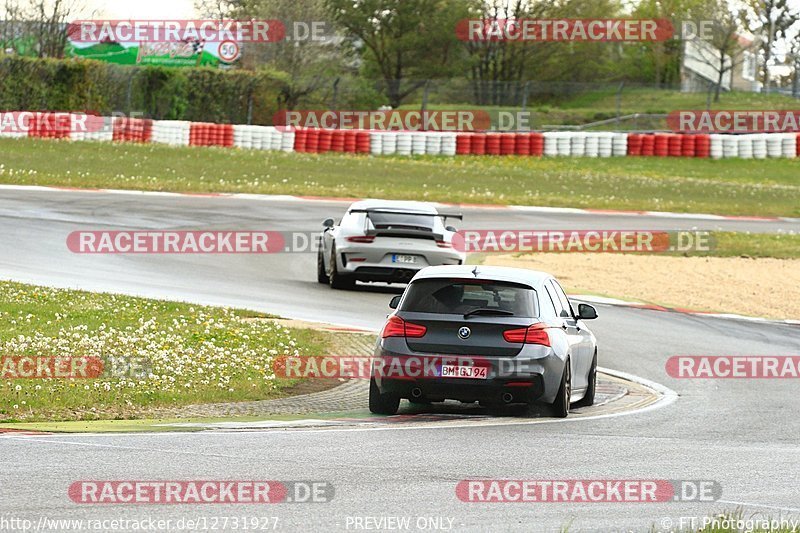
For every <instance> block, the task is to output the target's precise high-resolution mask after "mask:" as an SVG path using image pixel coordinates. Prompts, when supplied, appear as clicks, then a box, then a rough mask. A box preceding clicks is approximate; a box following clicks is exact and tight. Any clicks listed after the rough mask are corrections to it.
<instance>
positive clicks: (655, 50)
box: [632, 0, 709, 86]
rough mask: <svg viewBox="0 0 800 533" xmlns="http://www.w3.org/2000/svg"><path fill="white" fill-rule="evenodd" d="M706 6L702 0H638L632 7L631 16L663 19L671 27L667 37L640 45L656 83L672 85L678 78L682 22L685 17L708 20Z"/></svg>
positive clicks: (679, 75)
mask: <svg viewBox="0 0 800 533" xmlns="http://www.w3.org/2000/svg"><path fill="white" fill-rule="evenodd" d="M706 5H707V2H706V0H642V1H641V2H640V3H639V4H638V5H637V7H636V9H634V11H633V13H632V15H633V18H655V19H667V20H669V21H671V23H672V27H673V28H674V30H675V35H674V36H673V37H672V38H671V39H667V40H665V41H657V42H651V43H641V45H640V46H641V47H642V48H643V49H644V50H645V52H646V55H647V56H648V58H649V62H650V68H651V69H652V75H653V82H654V83H655V85H656V86H661V85H667V86H671V85H676V84H677V83H678V82H679V81H680V79H681V63H682V60H683V56H682V54H683V48H684V43H683V35H682V24H683V22H684V21H688V20H708V18H709V17H708V15H707V14H706V13H705V9H706Z"/></svg>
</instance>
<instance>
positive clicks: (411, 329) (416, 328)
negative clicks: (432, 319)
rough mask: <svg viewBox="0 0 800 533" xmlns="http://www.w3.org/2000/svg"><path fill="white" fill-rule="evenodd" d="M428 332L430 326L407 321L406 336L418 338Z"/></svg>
mask: <svg viewBox="0 0 800 533" xmlns="http://www.w3.org/2000/svg"><path fill="white" fill-rule="evenodd" d="M401 320H402V319H401ZM427 332H428V328H426V327H425V326H423V325H421V324H412V323H411V322H406V337H412V338H415V339H416V338H419V337H424V336H425V333H427Z"/></svg>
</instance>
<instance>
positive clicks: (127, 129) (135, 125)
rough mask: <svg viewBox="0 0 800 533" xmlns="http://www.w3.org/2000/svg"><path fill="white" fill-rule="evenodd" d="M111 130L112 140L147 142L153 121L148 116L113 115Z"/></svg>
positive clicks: (150, 134)
mask: <svg viewBox="0 0 800 533" xmlns="http://www.w3.org/2000/svg"><path fill="white" fill-rule="evenodd" d="M113 132H114V133H113V136H112V140H113V141H119V142H134V143H149V142H150V141H151V138H152V133H153V121H152V120H150V119H148V118H127V117H114V123H113Z"/></svg>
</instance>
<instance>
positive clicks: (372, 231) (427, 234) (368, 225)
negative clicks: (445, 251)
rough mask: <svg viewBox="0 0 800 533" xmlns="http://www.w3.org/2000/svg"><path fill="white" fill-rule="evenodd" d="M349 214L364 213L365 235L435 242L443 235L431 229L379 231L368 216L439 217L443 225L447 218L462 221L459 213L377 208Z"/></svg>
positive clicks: (399, 228) (414, 228) (415, 228)
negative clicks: (392, 236)
mask: <svg viewBox="0 0 800 533" xmlns="http://www.w3.org/2000/svg"><path fill="white" fill-rule="evenodd" d="M350 213H364V214H366V219H365V221H364V233H365V234H366V235H376V234H378V233H380V234H381V235H398V236H406V237H418V238H419V237H422V238H431V237H432V238H434V239H436V240H441V239H443V238H444V236H443V235H441V234H437V233H434V232H433V228H431V229H430V231H426V230H423V229H420V227H412V226H406V227H402V226H399V227H397V228H391V229H381V230H377V229H376V228H375V225H374V224H373V223H372V221H371V220H370V214H372V213H382V214H387V215H415V216H429V217H439V218H441V219H442V221H443V223H444V224H447V219H448V218H455V219H458V220H463V219H464V216H463V215H462V214H461V213H438V212H437V213H426V212H424V211H411V210H403V209H391V208H384V209H381V208H377V209H351V210H350Z"/></svg>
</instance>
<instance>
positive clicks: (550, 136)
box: [0, 112, 800, 159]
mask: <svg viewBox="0 0 800 533" xmlns="http://www.w3.org/2000/svg"><path fill="white" fill-rule="evenodd" d="M26 115H30V119H29V120H27V121H26V123H25V125H24V127H22V126H20V127H17V128H16V129H14V130H13V131H10V130H9V129H7V128H6V129H3V128H0V137H2V138H23V137H34V138H42V139H69V140H72V141H106V142H110V141H116V142H134V143H157V144H164V145H168V146H219V147H235V148H239V149H244V150H274V151H283V152H305V153H327V152H344V153H352V154H370V155H373V156H379V155H401V156H411V155H440V156H449V157H452V156H457V155H459V156H467V155H481V156H485V155H491V156H517V157H542V156H546V157H592V158H595V157H624V156H641V157H683V158H712V159H722V158H741V159H767V158H772V159H775V158H796V157H798V154H800V133H749V134H717V133H714V134H680V133H668V132H654V133H619V132H594V131H570V132H563V131H548V132H440V131H427V132H408V131H399V132H397V131H374V130H373V131H367V130H325V129H319V128H305V129H302V128H297V129H295V128H285V127H280V128H276V127H274V126H250V125H230V124H213V123H206V122H187V121H182V120H150V119H138V118H126V117H102V116H91V115H84V114H76V113H72V114H70V113H50V112H31V113H26Z"/></svg>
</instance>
